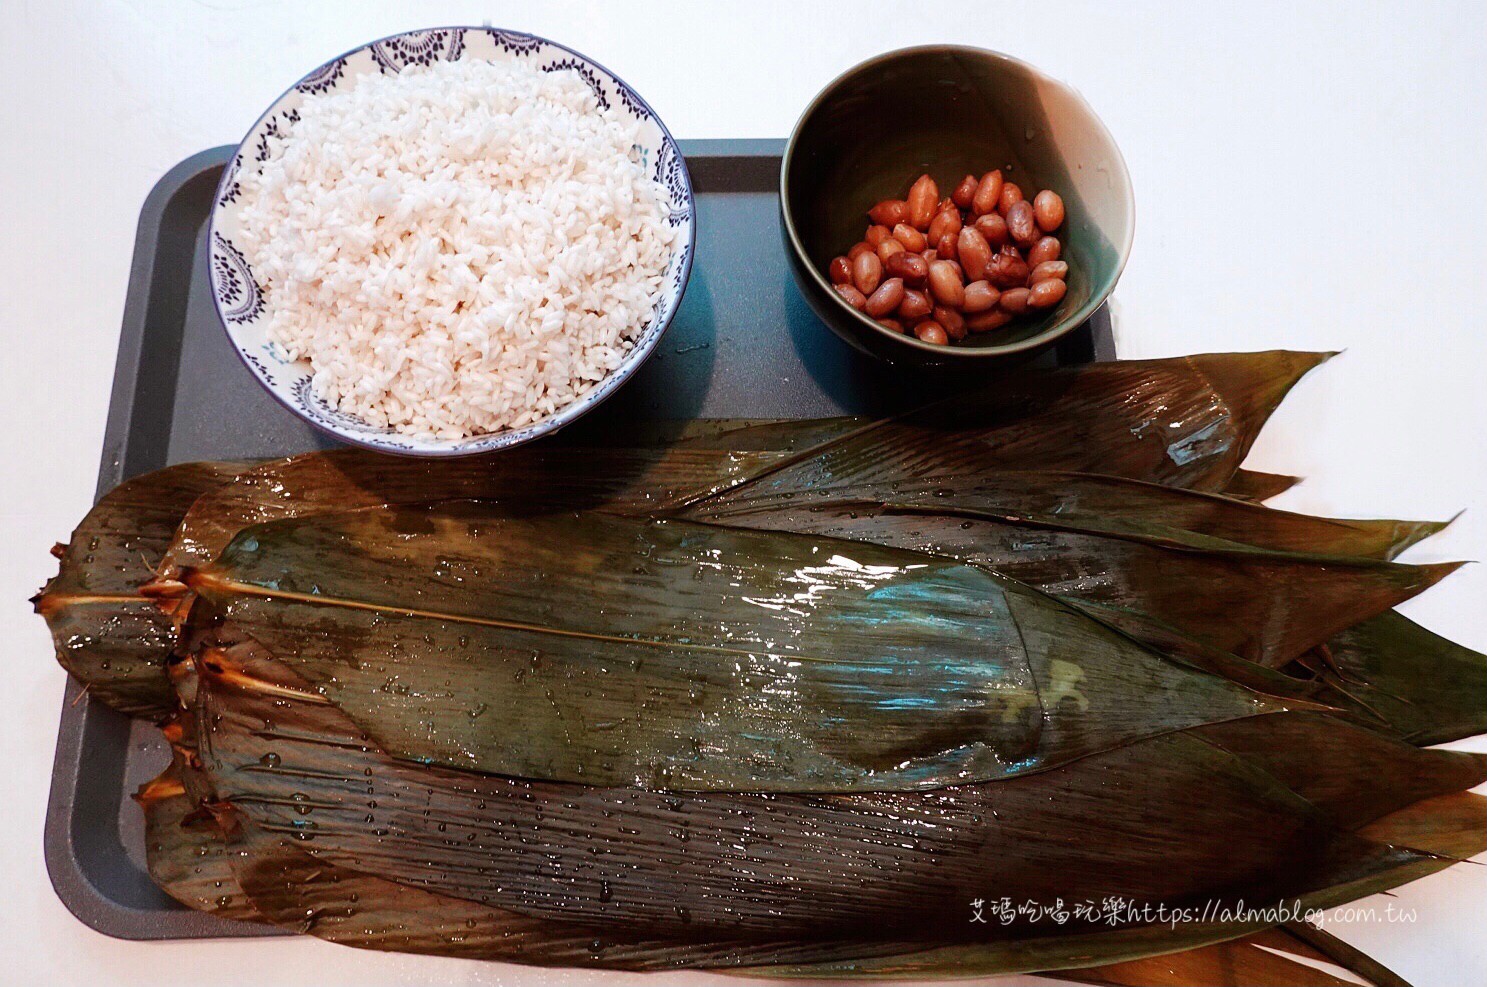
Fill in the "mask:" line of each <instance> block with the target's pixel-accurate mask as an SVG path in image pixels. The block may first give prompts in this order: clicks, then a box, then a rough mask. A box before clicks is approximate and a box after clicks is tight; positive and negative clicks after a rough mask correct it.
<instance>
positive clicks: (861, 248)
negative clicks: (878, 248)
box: [847, 240, 873, 261]
mask: <svg viewBox="0 0 1487 987" xmlns="http://www.w3.org/2000/svg"><path fill="white" fill-rule="evenodd" d="M871 249H873V245H872V244H870V243H868V242H867V241H866V240H858V241H857V242H856V243H854V244H852V249H851V250H849V251H847V260H849V261H855V260H856V259H857V255H858V254H861V253H863V252H865V251H868V250H871Z"/></svg>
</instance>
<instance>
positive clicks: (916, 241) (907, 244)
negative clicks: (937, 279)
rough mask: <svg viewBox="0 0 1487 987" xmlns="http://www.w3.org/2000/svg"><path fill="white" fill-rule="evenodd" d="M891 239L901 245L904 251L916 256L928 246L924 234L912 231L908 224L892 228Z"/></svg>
mask: <svg viewBox="0 0 1487 987" xmlns="http://www.w3.org/2000/svg"><path fill="white" fill-rule="evenodd" d="M893 239H895V240H897V241H898V242H899V243H901V244H903V245H904V249H905V250H912V251H914V253H916V254H917V253H918V252H919V251H921V250H923V249H924V248H925V247H928V246H929V244H928V243H927V242H925V239H924V234H923V233H920V232H919V231H918V230H916V229H914V227H912V226H910V225H909V224H908V223H899V224H898V225H897V226H895V227H894V228H893Z"/></svg>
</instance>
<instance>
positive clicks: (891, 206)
mask: <svg viewBox="0 0 1487 987" xmlns="http://www.w3.org/2000/svg"><path fill="white" fill-rule="evenodd" d="M867 218H868V219H871V220H872V221H873V222H874V223H876V224H878V225H879V226H888V227H892V226H896V225H897V224H899V223H902V222H903V221H904V220H906V219H908V218H909V204H908V203H907V202H905V201H904V200H903V199H884V200H883V201H882V202H880V203H878V204H877V205H876V206H873V207H872V208H871V209H869V210H868V211H867Z"/></svg>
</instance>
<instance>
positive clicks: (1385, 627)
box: [1328, 611, 1487, 746]
mask: <svg viewBox="0 0 1487 987" xmlns="http://www.w3.org/2000/svg"><path fill="white" fill-rule="evenodd" d="M1328 650H1329V653H1330V660H1331V662H1333V663H1334V664H1335V665H1336V667H1337V668H1338V669H1339V670H1340V671H1341V678H1340V679H1336V680H1335V681H1336V685H1337V686H1338V687H1340V688H1342V689H1345V690H1347V691H1348V692H1349V693H1350V694H1353V695H1356V696H1357V698H1358V699H1359V700H1361V701H1362V702H1364V703H1366V704H1367V705H1368V707H1369V708H1370V709H1373V710H1375V711H1377V713H1378V714H1379V715H1380V716H1382V717H1383V718H1384V719H1385V720H1386V721H1387V722H1388V723H1389V724H1390V726H1391V727H1392V728H1393V729H1394V730H1395V731H1396V732H1398V733H1399V734H1400V735H1401V736H1403V737H1404V738H1405V739H1406V740H1408V741H1410V742H1411V743H1413V744H1419V745H1421V746H1425V745H1429V744H1444V743H1449V742H1451V741H1453V740H1461V739H1463V738H1465V737H1471V736H1474V735H1476V734H1479V733H1487V655H1483V654H1481V653H1479V652H1476V651H1472V650H1471V649H1470V648H1465V647H1462V646H1461V645H1459V644H1456V643H1454V642H1452V641H1448V640H1446V639H1445V638H1443V637H1441V636H1439V635H1438V634H1434V633H1431V632H1430V631H1428V630H1426V629H1425V628H1424V627H1421V626H1420V625H1419V624H1416V623H1415V622H1414V621H1412V620H1410V619H1409V618H1408V617H1405V616H1404V615H1403V614H1400V613H1397V612H1393V611H1391V612H1389V613H1384V614H1381V615H1379V616H1377V617H1374V618H1372V619H1371V620H1366V621H1363V622H1362V623H1359V624H1357V625H1356V626H1353V627H1350V628H1348V629H1346V630H1344V631H1342V632H1341V633H1340V634H1338V635H1337V636H1336V637H1335V638H1333V639H1332V640H1331V641H1330V642H1328Z"/></svg>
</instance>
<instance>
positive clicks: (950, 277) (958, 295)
mask: <svg viewBox="0 0 1487 987" xmlns="http://www.w3.org/2000/svg"><path fill="white" fill-rule="evenodd" d="M929 290H930V291H931V292H932V293H933V294H934V296H935V299H936V300H937V301H938V302H939V303H940V304H941V305H949V306H950V307H951V308H960V307H961V306H962V305H964V304H965V300H966V287H965V282H964V281H962V280H961V274H960V269H959V268H958V267H957V265H956V264H955V263H954V262H953V261H948V260H937V261H935V262H934V263H933V264H931V265H929Z"/></svg>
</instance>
